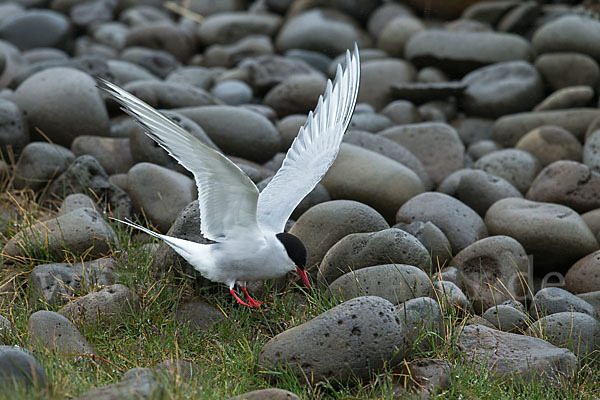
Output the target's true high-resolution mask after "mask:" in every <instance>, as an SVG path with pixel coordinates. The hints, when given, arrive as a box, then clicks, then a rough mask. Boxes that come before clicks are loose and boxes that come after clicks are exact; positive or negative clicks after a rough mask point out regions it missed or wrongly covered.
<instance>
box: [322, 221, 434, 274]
mask: <svg viewBox="0 0 600 400" xmlns="http://www.w3.org/2000/svg"><path fill="white" fill-rule="evenodd" d="M388 263H393V264H394V265H396V264H407V265H412V266H416V267H418V268H420V269H422V270H424V271H429V269H430V259H429V253H428V252H427V250H426V249H425V247H424V246H423V245H422V244H421V243H420V242H419V241H418V240H417V238H415V237H414V236H412V235H410V234H408V233H406V232H404V231H402V230H400V229H393V228H391V229H384V230H381V231H379V232H373V233H351V234H349V235H347V236H345V237H344V238H342V239H341V240H340V241H339V242H337V243H336V244H335V245H333V247H331V248H330V249H329V251H327V254H325V257H324V258H323V261H322V262H321V265H320V267H319V279H323V280H325V281H326V282H329V283H331V282H333V281H334V280H336V279H337V278H338V277H340V276H341V275H343V274H345V273H347V272H350V271H357V270H359V269H361V268H364V267H371V266H374V265H381V264H388Z"/></svg>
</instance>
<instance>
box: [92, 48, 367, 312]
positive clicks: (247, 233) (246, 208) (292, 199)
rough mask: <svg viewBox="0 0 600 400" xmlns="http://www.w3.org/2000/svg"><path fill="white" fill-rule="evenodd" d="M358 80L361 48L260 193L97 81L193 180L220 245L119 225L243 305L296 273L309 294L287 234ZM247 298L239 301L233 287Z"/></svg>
mask: <svg viewBox="0 0 600 400" xmlns="http://www.w3.org/2000/svg"><path fill="white" fill-rule="evenodd" d="M359 82H360V59H359V54H358V47H357V46H356V45H355V46H354V52H353V54H352V56H351V55H350V51H346V65H345V68H344V69H343V70H342V67H341V66H340V65H338V67H337V73H336V77H335V81H334V83H333V84H332V83H331V80H328V81H327V87H326V90H325V94H324V96H320V97H319V100H318V103H317V107H316V109H315V111H314V113H313V112H312V111H311V112H310V113H309V114H308V118H307V120H306V123H305V124H304V126H302V127H301V128H300V130H299V133H298V136H297V137H296V138H295V139H294V142H293V143H292V146H291V147H290V149H289V150H288V152H287V154H286V157H285V159H284V161H283V164H282V166H281V168H280V169H279V170H278V171H277V173H276V174H275V176H274V177H273V179H272V180H271V181H270V182H269V184H268V185H267V186H266V187H265V188H264V190H263V191H262V192H260V193H259V191H258V189H257V188H256V185H254V183H253V182H252V181H251V180H250V178H249V177H248V176H247V175H246V174H245V173H244V172H242V170H241V169H240V168H239V167H238V166H236V165H235V164H234V163H233V162H231V161H230V160H229V159H228V158H226V157H225V156H224V155H223V154H221V153H219V152H218V151H215V150H214V149H212V148H210V147H208V146H206V145H205V144H203V143H202V142H201V141H200V140H198V139H197V138H196V137H194V136H193V135H191V134H190V133H188V132H187V131H186V130H184V129H183V128H181V127H180V126H179V125H177V124H175V123H174V122H173V121H171V120H170V119H168V118H167V117H165V116H164V115H162V114H161V113H159V112H158V111H156V110H155V109H154V108H152V107H150V106H149V105H148V104H146V103H144V102H143V101H141V100H140V99H138V98H137V97H135V96H133V95H132V94H130V93H128V92H127V91H125V90H123V89H121V88H120V87H118V86H116V85H114V84H112V83H110V82H108V81H106V80H103V79H100V78H99V79H98V87H99V88H101V89H102V90H104V91H106V92H107V93H108V94H109V95H110V96H111V97H112V98H113V99H114V100H116V101H117V102H119V103H120V104H121V105H122V106H123V107H122V109H123V110H124V111H125V112H126V113H128V114H129V115H130V116H132V117H133V118H134V119H135V120H136V121H137V122H138V123H139V124H140V125H141V126H142V127H143V128H144V130H145V132H146V134H147V135H148V136H149V137H150V138H152V139H153V140H154V141H156V142H157V143H158V144H159V145H160V146H161V147H163V148H164V149H165V150H166V151H167V152H168V153H169V154H170V155H171V156H172V157H173V158H175V159H176V160H177V161H178V162H179V163H180V164H181V165H182V166H183V167H185V168H186V169H187V170H189V171H190V172H191V173H192V174H193V175H194V177H195V180H196V186H197V187H198V200H199V205H200V219H201V221H200V230H201V232H202V234H203V236H204V237H206V238H207V239H210V240H213V241H215V242H216V243H214V244H200V243H195V242H191V241H188V240H182V239H178V238H175V237H171V236H166V235H161V234H159V233H155V232H153V231H150V230H148V229H146V228H144V227H142V226H140V225H137V224H134V223H132V222H130V221H121V220H118V221H119V222H122V223H125V224H127V225H130V226H133V227H135V228H137V229H140V230H142V231H144V232H146V233H147V234H149V235H151V236H154V237H157V238H159V239H161V240H163V241H164V242H165V243H167V244H168V245H169V246H170V247H172V248H173V250H175V251H176V252H177V253H179V254H180V255H181V256H182V257H183V258H184V259H185V260H186V261H187V262H189V263H190V264H191V265H192V266H193V267H194V268H195V269H196V270H197V271H198V272H200V274H201V275H202V276H204V277H205V278H207V279H209V280H211V281H213V282H220V283H224V284H226V285H228V286H229V291H230V293H231V294H232V295H233V297H234V298H235V299H236V300H237V302H238V303H240V304H243V305H245V306H248V307H259V306H260V305H261V304H262V302H260V301H257V300H255V299H253V298H252V297H250V295H249V294H248V292H247V290H246V282H249V281H256V280H264V279H270V278H276V277H279V276H283V275H285V274H286V273H287V272H289V271H292V270H293V269H294V268H295V269H296V270H297V271H298V273H299V274H300V276H301V277H302V280H303V281H304V283H305V285H306V287H307V288H309V289H310V282H309V280H308V276H307V274H306V271H305V264H306V249H305V247H304V245H303V244H302V242H301V241H300V239H298V238H297V237H296V236H294V235H292V234H289V233H283V230H284V226H285V224H286V222H287V220H288V218H289V217H290V215H291V214H292V211H293V210H294V209H295V208H296V206H297V205H298V203H300V201H301V200H302V199H303V198H304V197H305V196H306V195H307V194H308V193H310V192H311V191H312V190H313V189H314V187H315V186H316V185H317V183H318V182H319V181H320V180H321V178H323V176H324V175H325V173H326V172H327V170H328V169H329V167H330V166H331V164H332V163H333V162H334V160H335V158H336V157H337V154H338V151H339V148H340V145H341V143H342V137H343V135H344V133H345V131H346V129H347V127H348V124H349V123H350V119H351V117H352V114H353V112H354V108H355V106H356V98H357V95H358V88H359ZM236 284H238V285H240V286H241V287H242V290H243V292H244V294H245V295H246V297H247V302H244V301H243V300H242V299H240V298H239V297H238V295H237V294H236V292H235V290H234V286H235V285H236Z"/></svg>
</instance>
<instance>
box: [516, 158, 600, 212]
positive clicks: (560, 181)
mask: <svg viewBox="0 0 600 400" xmlns="http://www.w3.org/2000/svg"><path fill="white" fill-rule="evenodd" d="M598 193H600V173H598V172H594V171H592V170H590V168H589V167H588V166H587V165H585V164H581V163H578V162H576V161H556V162H553V163H552V164H550V165H548V166H547V167H546V168H544V169H543V170H542V171H541V172H540V173H539V174H538V176H537V177H536V178H535V180H534V181H533V183H532V184H531V187H530V188H529V190H528V191H527V195H526V198H527V199H528V200H533V201H539V202H546V203H557V204H563V205H565V206H567V207H570V208H572V209H573V210H575V211H577V212H579V213H583V212H586V211H591V210H593V209H596V208H600V197H599V196H598Z"/></svg>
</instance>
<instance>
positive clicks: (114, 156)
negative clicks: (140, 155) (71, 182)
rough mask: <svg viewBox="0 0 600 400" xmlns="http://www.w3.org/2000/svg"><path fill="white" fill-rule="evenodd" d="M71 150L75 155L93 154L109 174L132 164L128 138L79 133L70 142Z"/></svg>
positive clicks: (127, 168) (125, 168)
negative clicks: (79, 134)
mask: <svg viewBox="0 0 600 400" xmlns="http://www.w3.org/2000/svg"><path fill="white" fill-rule="evenodd" d="M71 151H72V152H73V154H74V155H75V156H76V157H79V156H81V155H84V154H89V155H91V156H93V157H94V158H95V159H96V160H97V161H98V162H99V163H100V165H102V168H104V171H106V173H107V174H111V175H112V174H118V173H125V172H127V171H128V170H129V168H131V167H132V166H133V159H132V157H131V152H130V151H129V138H109V137H100V136H86V135H81V136H78V137H76V138H75V139H74V140H73V143H71Z"/></svg>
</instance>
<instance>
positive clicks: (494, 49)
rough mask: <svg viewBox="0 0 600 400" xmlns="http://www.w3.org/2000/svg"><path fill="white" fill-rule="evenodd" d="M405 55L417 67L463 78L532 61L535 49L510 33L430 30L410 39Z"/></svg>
mask: <svg viewBox="0 0 600 400" xmlns="http://www.w3.org/2000/svg"><path fill="white" fill-rule="evenodd" d="M404 55H405V57H406V58H407V59H408V60H410V61H411V62H413V63H415V64H416V65H417V66H425V65H427V66H434V67H439V68H440V69H441V70H442V71H445V72H448V73H450V74H456V75H464V74H466V73H468V72H471V71H473V70H475V69H477V68H478V67H481V66H484V65H488V64H494V63H500V62H505V61H516V60H523V61H529V60H530V59H531V56H532V49H531V45H530V44H529V42H528V41H526V40H525V39H523V38H522V37H520V36H517V35H514V34H510V33H496V32H452V31H443V30H433V29H428V30H424V31H421V32H418V33H416V34H415V35H413V36H412V37H411V38H410V40H409V41H408V43H407V44H406V48H405V51H404Z"/></svg>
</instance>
